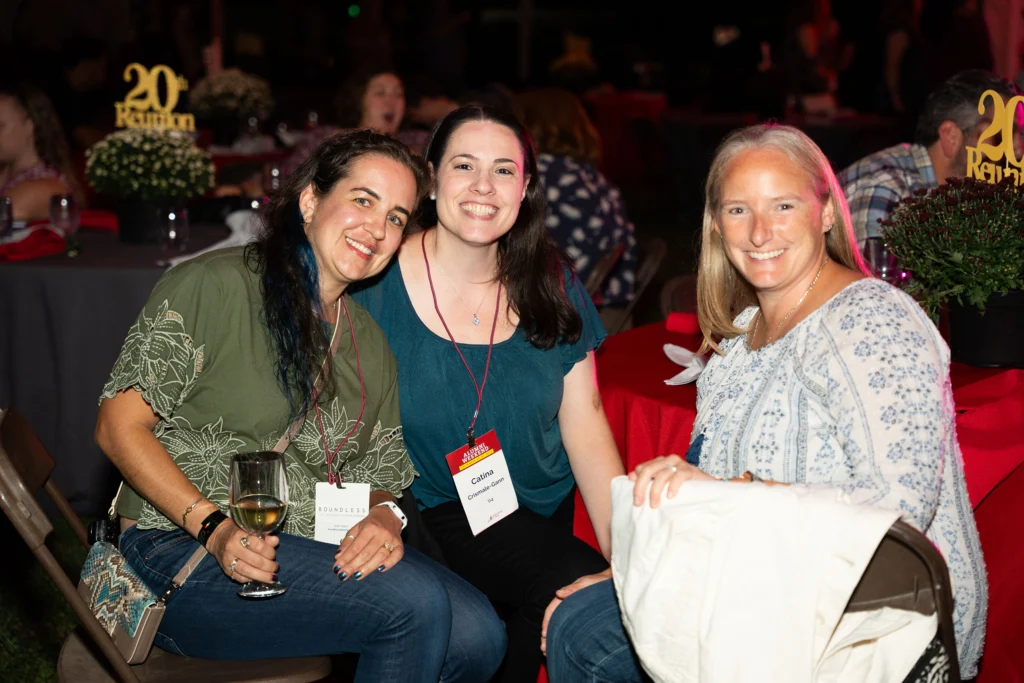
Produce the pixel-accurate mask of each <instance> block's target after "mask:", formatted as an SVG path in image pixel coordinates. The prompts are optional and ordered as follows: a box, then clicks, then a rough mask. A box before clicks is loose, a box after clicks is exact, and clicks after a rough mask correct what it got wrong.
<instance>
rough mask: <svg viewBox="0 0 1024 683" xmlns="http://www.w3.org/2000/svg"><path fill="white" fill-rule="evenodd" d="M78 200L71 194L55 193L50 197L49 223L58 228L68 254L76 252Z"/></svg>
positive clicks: (77, 248) (75, 253)
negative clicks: (65, 243) (65, 242)
mask: <svg viewBox="0 0 1024 683" xmlns="http://www.w3.org/2000/svg"><path fill="white" fill-rule="evenodd" d="M79 221H80V218H79V213H78V202H77V201H76V200H75V196H74V195H72V194H55V195H53V196H52V197H50V225H52V226H53V227H55V228H56V229H57V230H60V231H61V233H63V235H64V239H65V240H66V241H67V245H68V256H75V255H77V254H78V252H79V249H80V246H79V244H78V224H79Z"/></svg>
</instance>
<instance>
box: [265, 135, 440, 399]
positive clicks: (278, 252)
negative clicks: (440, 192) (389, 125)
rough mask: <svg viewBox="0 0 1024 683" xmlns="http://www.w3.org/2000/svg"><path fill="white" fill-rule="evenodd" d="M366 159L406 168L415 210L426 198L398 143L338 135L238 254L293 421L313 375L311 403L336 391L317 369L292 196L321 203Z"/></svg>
mask: <svg viewBox="0 0 1024 683" xmlns="http://www.w3.org/2000/svg"><path fill="white" fill-rule="evenodd" d="M367 155H377V156H381V157H384V158H386V159H391V160H393V161H397V162H398V163H400V164H402V165H404V166H406V167H407V168H408V169H409V170H410V171H411V172H412V174H413V176H414V177H415V178H416V203H417V205H418V204H419V203H420V202H421V201H422V200H423V197H424V196H426V194H427V192H429V191H430V170H429V169H428V168H427V164H426V162H424V161H423V160H422V159H421V158H419V157H418V156H416V155H415V154H413V153H412V152H411V151H409V148H408V147H406V146H405V145H403V144H402V143H401V142H399V141H397V140H395V139H394V138H392V137H389V136H387V135H381V134H380V133H375V132H373V131H369V130H360V131H355V132H352V133H339V134H337V135H334V136H331V137H329V138H327V139H326V140H324V142H323V143H321V145H320V146H319V147H318V148H317V150H316V151H315V152H313V155H312V156H310V157H309V159H307V160H306V161H305V162H304V163H303V164H302V165H301V166H299V168H298V169H296V170H295V172H294V173H292V174H291V175H290V176H288V179H287V180H286V181H285V183H284V186H283V187H282V188H281V190H280V191H279V192H278V193H277V194H276V195H274V196H273V197H271V199H270V201H269V202H268V203H267V204H266V205H265V206H264V208H263V210H262V212H261V220H262V223H263V232H262V234H261V235H260V237H259V239H258V240H257V241H256V242H254V243H252V244H250V245H249V246H248V247H246V250H245V257H246V260H247V262H248V264H249V267H250V268H251V269H252V271H253V272H254V273H257V274H259V276H260V284H261V290H262V294H263V309H262V318H263V323H264V324H265V325H266V326H267V330H268V332H269V333H270V337H271V340H272V342H273V346H274V351H275V352H276V355H277V358H276V360H275V364H274V372H275V374H276V375H277V381H278V384H279V386H280V387H281V390H282V392H283V393H284V394H285V396H286V397H287V398H288V405H289V408H290V410H291V412H292V415H293V416H295V415H299V414H300V413H301V412H305V411H306V410H308V409H309V408H310V405H311V404H310V398H311V397H312V394H313V382H314V381H315V378H316V376H317V374H318V373H319V374H320V382H319V383H318V384H317V393H318V396H319V397H320V398H321V399H323V400H327V399H329V398H330V397H332V396H333V394H334V390H335V382H334V375H333V373H332V372H331V369H332V366H333V364H332V363H324V362H323V360H324V358H325V357H326V355H327V354H328V353H329V352H330V339H329V337H328V335H327V332H326V330H325V329H324V325H323V324H322V322H321V317H320V316H321V314H322V312H323V311H322V310H321V302H320V278H319V271H318V268H317V263H316V257H315V256H314V254H313V246H312V245H311V244H310V242H309V239H308V238H307V237H306V231H305V224H304V222H303V219H302V213H301V212H300V210H299V195H300V194H301V193H302V191H303V190H305V189H306V188H307V187H309V186H310V185H312V186H313V192H314V193H315V194H316V196H317V197H318V198H320V197H326V196H327V195H329V194H330V193H331V191H332V190H333V189H334V187H335V186H336V185H337V184H338V182H339V181H340V180H342V179H344V178H347V177H348V175H349V173H350V172H351V169H352V165H353V164H354V163H355V162H356V161H358V160H359V159H360V158H362V157H364V156H367ZM413 215H415V213H414V214H413ZM321 365H323V369H322V371H321V367H320V366H321Z"/></svg>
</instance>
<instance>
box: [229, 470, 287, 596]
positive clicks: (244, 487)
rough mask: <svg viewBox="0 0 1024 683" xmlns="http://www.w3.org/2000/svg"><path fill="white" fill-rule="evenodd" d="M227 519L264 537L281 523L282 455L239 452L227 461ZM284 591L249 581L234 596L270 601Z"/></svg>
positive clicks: (283, 496)
mask: <svg viewBox="0 0 1024 683" xmlns="http://www.w3.org/2000/svg"><path fill="white" fill-rule="evenodd" d="M228 489H229V492H230V496H231V518H232V519H233V520H234V521H235V524H237V525H238V526H239V528H240V529H242V530H243V531H247V532H249V533H250V534H253V535H254V536H257V537H258V538H264V537H265V536H266V535H267V534H269V533H272V532H274V531H276V530H277V528H278V527H280V526H281V523H282V522H284V516H285V512H286V511H287V509H288V480H287V476H286V474H285V464H284V455H283V454H282V453H277V452H275V451H260V452H258V453H239V454H237V455H234V456H232V458H231V472H230V476H229V480H228ZM286 590H288V589H287V588H286V587H285V586H283V585H281V584H280V583H264V582H262V581H250V582H248V583H247V584H245V585H244V586H242V588H241V590H239V591H238V595H240V596H241V597H243V598H272V597H274V596H275V595H281V594H282V593H284V592H285V591H286Z"/></svg>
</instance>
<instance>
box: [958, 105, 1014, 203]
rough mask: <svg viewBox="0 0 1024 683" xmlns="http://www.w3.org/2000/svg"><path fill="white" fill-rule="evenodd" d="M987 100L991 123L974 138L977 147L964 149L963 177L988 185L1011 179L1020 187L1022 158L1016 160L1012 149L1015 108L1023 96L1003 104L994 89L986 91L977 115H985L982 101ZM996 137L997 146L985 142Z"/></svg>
mask: <svg viewBox="0 0 1024 683" xmlns="http://www.w3.org/2000/svg"><path fill="white" fill-rule="evenodd" d="M988 100H990V101H991V102H992V107H991V108H992V123H990V124H989V126H988V128H986V129H985V130H984V131H983V132H982V133H981V135H980V136H979V137H978V145H977V146H976V147H968V148H967V177H968V178H977V179H978V180H985V181H988V182H990V183H998V182H1000V181H1002V180H1003V179H1006V178H1013V182H1014V183H1015V184H1016V185H1024V158H1022V159H1018V158H1017V156H1016V154H1017V153H1016V152H1015V151H1014V149H1013V137H1014V135H1013V132H1014V131H1013V124H1014V121H1015V120H1016V118H1017V117H1016V112H1017V107H1018V106H1020V105H1021V104H1024V97H1022V96H1020V95H1017V96H1016V97H1013V98H1011V99H1010V101H1009V102H1003V98H1002V97H1000V96H999V93H997V92H996V91H995V90H986V91H985V92H984V93H983V94H982V95H981V99H980V100H978V113H979V114H982V115H984V114H985V109H986V107H985V102H986V101H988ZM997 136H998V138H999V144H998V145H993V144H991V143H990V142H989V140H993V139H996V138H997ZM1004 159H1005V161H1004V162H1003V164H1002V165H1000V163H999V162H1001V161H1003V160H1004Z"/></svg>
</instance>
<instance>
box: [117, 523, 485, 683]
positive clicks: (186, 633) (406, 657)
mask: <svg viewBox="0 0 1024 683" xmlns="http://www.w3.org/2000/svg"><path fill="white" fill-rule="evenodd" d="M120 546H121V552H122V553H123V554H124V556H125V558H126V559H127V560H128V562H129V564H131V566H132V567H134V568H135V570H136V571H138V572H139V574H140V575H141V576H142V579H143V580H144V581H145V582H146V583H147V584H148V585H149V586H150V587H151V588H152V589H154V590H155V591H157V592H158V593H163V591H164V590H166V588H167V587H168V586H169V584H170V580H171V577H173V576H174V574H176V573H177V571H178V570H179V569H180V568H181V567H182V565H184V563H185V561H186V560H187V559H188V558H189V556H190V555H191V554H192V553H193V552H194V551H195V550H196V548H197V547H198V544H197V542H196V541H195V539H193V538H192V537H191V536H189V535H188V534H187V533H186V532H185V531H182V530H178V531H158V530H139V529H137V528H136V527H132V528H130V529H128V530H127V531H125V532H124V533H123V534H121V539H120ZM336 550H337V549H336V547H335V546H333V545H330V544H327V543H320V542H317V541H313V540H310V539H307V538H301V537H299V536H291V535H288V534H282V535H281V544H280V546H278V549H277V561H278V562H279V563H280V565H281V568H280V570H279V571H278V573H279V574H280V576H281V582H282V583H283V584H284V585H286V586H287V587H288V592H287V593H285V594H283V595H279V596H277V597H275V598H268V599H263V600H246V599H244V598H240V597H238V595H236V593H237V592H238V589H239V588H240V585H239V584H238V583H235V582H234V581H232V580H231V579H229V578H228V577H227V576H225V575H224V573H223V572H222V571H221V568H220V566H219V565H218V564H217V562H216V560H215V559H214V558H213V557H212V556H209V555H208V556H206V557H204V558H203V560H202V562H200V564H199V567H198V569H196V571H195V572H193V574H192V576H191V577H189V579H188V581H187V582H186V583H185V586H184V587H183V588H182V589H181V590H180V591H178V592H177V593H176V594H175V595H173V596H172V597H171V598H170V599H169V600H168V602H167V611H166V612H165V614H164V618H163V621H162V622H161V623H160V632H159V634H158V635H157V637H156V644H157V645H158V646H160V647H161V648H163V649H164V650H167V651H169V652H173V653H176V654H181V655H185V656H188V657H202V658H206V659H260V658H277V657H307V656H313V655H331V654H341V653H359V663H358V667H357V669H356V679H355V680H356V682H357V683H368V682H370V681H373V682H374V683H378V682H384V681H396V682H397V681H402V682H405V681H422V682H423V683H437V681H439V680H441V681H467V682H472V683H480V682H481V681H486V680H487V679H489V678H490V677H491V676H492V675H493V674H494V672H495V671H496V670H497V668H498V666H499V665H500V664H501V661H502V658H503V657H504V655H505V632H504V629H503V627H502V624H501V621H500V620H499V619H498V616H497V615H496V614H495V613H494V610H493V608H492V607H491V605H490V603H489V602H488V601H487V598H485V597H484V596H483V594H481V593H480V592H479V591H477V590H476V589H475V588H473V587H472V586H470V585H469V584H468V583H466V582H465V581H463V580H462V579H460V578H459V577H457V576H456V575H455V574H453V573H451V572H450V571H448V570H446V569H444V568H443V567H441V566H440V565H438V564H436V563H435V562H433V561H431V560H429V559H427V558H425V557H424V556H423V555H421V554H420V553H418V552H417V551H416V550H414V549H412V548H409V547H406V549H405V556H404V557H403V558H402V560H401V561H400V562H399V563H398V564H397V565H395V566H394V567H392V568H391V569H389V570H388V571H386V572H384V573H376V572H374V573H373V574H372V575H370V576H367V577H366V578H365V579H363V580H361V581H355V580H352V579H349V580H348V581H345V582H342V581H339V580H338V578H337V576H336V575H335V574H334V572H333V571H332V567H333V566H334V553H335V552H336Z"/></svg>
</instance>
